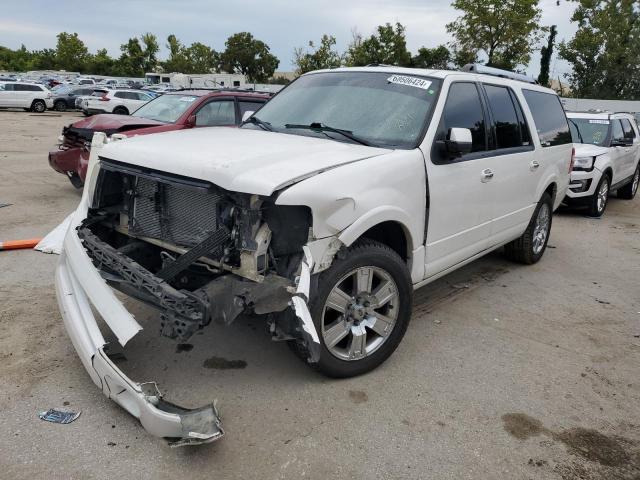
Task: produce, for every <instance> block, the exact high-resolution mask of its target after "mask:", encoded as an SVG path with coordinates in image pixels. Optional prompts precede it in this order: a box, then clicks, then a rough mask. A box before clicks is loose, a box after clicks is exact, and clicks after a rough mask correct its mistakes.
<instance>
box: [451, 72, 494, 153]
mask: <svg viewBox="0 0 640 480" xmlns="http://www.w3.org/2000/svg"><path fill="white" fill-rule="evenodd" d="M442 122H443V127H444V128H443V130H444V133H445V135H446V134H447V133H448V132H449V129H450V128H468V129H469V130H471V138H472V142H473V143H472V145H471V151H472V152H478V151H481V150H486V149H487V144H486V136H485V123H484V114H483V112H482V104H481V103H480V95H479V94H478V89H477V88H476V86H475V84H473V83H466V82H464V83H463V82H461V83H454V84H452V85H451V88H450V89H449V96H448V97H447V103H446V104H445V106H444V112H443V114H442Z"/></svg>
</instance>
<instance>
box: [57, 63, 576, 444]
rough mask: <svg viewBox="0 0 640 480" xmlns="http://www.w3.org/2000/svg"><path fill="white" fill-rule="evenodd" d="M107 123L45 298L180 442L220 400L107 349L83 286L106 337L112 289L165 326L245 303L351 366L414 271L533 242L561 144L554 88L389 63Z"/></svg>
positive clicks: (556, 197)
mask: <svg viewBox="0 0 640 480" xmlns="http://www.w3.org/2000/svg"><path fill="white" fill-rule="evenodd" d="M501 74H506V73H504V72H503V73H501ZM187 101H188V100H187ZM105 142H107V140H106V137H105V136H104V134H100V133H97V134H95V136H94V137H93V142H92V147H91V158H90V161H89V169H88V173H87V182H86V184H85V189H84V193H83V197H82V200H81V203H80V206H79V207H78V209H77V211H76V213H75V216H74V218H73V220H72V224H71V228H70V229H69V231H68V233H67V235H66V238H65V241H64V249H63V250H64V251H63V255H62V256H61V261H60V264H59V267H58V269H57V273H56V288H57V292H58V302H59V305H60V311H61V312H62V316H63V318H64V322H65V325H66V329H67V331H68V332H69V335H70V337H71V339H72V341H73V343H74V345H75V348H76V350H77V352H78V354H79V355H80V358H81V359H82V361H83V363H84V365H85V366H86V367H87V369H88V371H89V373H90V375H91V377H92V379H93V381H94V382H95V383H96V384H97V385H98V386H100V387H101V388H103V390H104V392H105V393H106V394H107V395H109V396H110V397H111V398H112V399H114V400H115V401H116V402H118V403H119V404H120V405H122V406H123V407H124V408H125V409H126V410H128V411H129V412H131V413H132V414H133V415H135V416H137V417H138V418H139V419H140V421H141V422H142V424H143V425H144V426H145V428H147V429H148V430H149V431H150V432H152V433H154V434H155V435H160V436H164V437H174V438H178V439H179V440H178V443H179V444H184V443H201V442H207V441H212V440H215V439H217V438H220V437H221V436H222V430H221V428H220V423H219V418H218V417H217V413H216V411H215V410H214V409H213V408H212V407H204V408H202V409H199V410H197V420H198V421H195V420H194V419H193V415H194V414H193V412H192V411H187V410H182V409H180V408H179V407H176V406H175V405H173V404H165V403H163V402H162V400H161V395H160V393H159V392H158V391H157V389H156V388H155V386H154V385H155V384H152V383H144V384H140V383H136V382H134V381H132V380H130V379H128V378H127V377H126V376H125V375H124V373H122V372H121V371H120V370H119V369H118V367H117V366H116V365H115V364H114V363H113V362H112V361H111V360H110V359H109V357H108V356H107V354H106V353H105V351H104V346H105V340H104V339H103V337H102V335H101V333H100V331H99V329H98V327H97V326H96V320H95V318H94V315H93V313H92V308H91V307H92V306H93V307H94V309H95V311H96V312H97V313H99V314H100V316H101V318H102V319H103V320H104V321H105V322H106V324H107V325H108V327H109V328H110V329H111V330H112V331H113V333H114V334H115V336H116V337H117V338H118V340H119V342H120V343H121V344H122V345H125V344H126V343H127V342H128V341H129V340H130V339H131V338H132V337H133V336H135V335H136V334H137V333H138V331H139V330H140V329H141V328H142V327H141V326H140V325H139V324H138V322H137V321H136V320H135V318H134V317H133V315H132V314H131V313H129V312H128V311H127V309H126V308H125V306H124V305H123V304H122V303H121V302H120V301H119V300H118V299H117V297H116V296H115V294H114V291H113V289H116V290H120V291H122V292H124V293H125V294H127V295H130V296H132V297H134V298H137V299H139V300H142V301H144V302H146V303H148V304H149V305H150V306H152V307H154V308H156V309H157V310H158V312H159V313H158V317H159V318H158V326H159V328H160V330H161V332H162V335H165V336H168V337H171V338H177V339H179V340H181V341H184V340H185V339H187V338H189V336H191V335H192V334H193V333H194V332H196V331H197V330H198V329H201V328H203V327H205V326H206V325H208V324H210V323H219V324H228V323H230V322H232V321H233V320H234V319H235V318H237V317H238V316H239V315H240V314H242V313H243V312H254V313H256V314H263V315H264V317H263V318H265V322H266V323H268V325H269V328H270V331H271V333H272V335H273V338H274V339H275V340H283V341H287V342H288V343H289V345H290V346H291V347H292V349H293V350H294V351H295V352H296V353H297V354H298V355H299V356H301V357H302V358H303V359H304V361H305V362H307V363H309V364H310V365H312V366H314V367H315V368H317V369H318V370H320V371H321V372H323V373H325V374H326V375H329V376H333V377H349V376H353V375H358V374H361V373H364V372H366V371H369V370H371V369H373V368H375V367H376V366H377V365H379V364H380V363H382V362H383V361H384V360H385V359H387V358H388V357H389V356H390V355H391V353H392V352H393V351H394V350H395V349H396V347H397V346H398V344H399V343H400V341H401V339H402V337H403V336H404V334H405V331H406V330H407V326H408V324H409V320H410V318H411V307H412V292H413V290H414V289H417V288H419V287H421V286H422V285H425V284H427V283H429V282H432V281H434V280H435V279H437V278H439V277H441V276H443V275H446V274H447V273H449V272H451V271H453V270H455V269H457V268H459V267H460V266H462V265H464V264H466V263H468V262H471V261H473V260H474V259H476V258H478V257H481V256H482V255H485V254H486V253H488V252H490V251H492V250H495V249H497V248H499V247H501V246H504V249H505V253H506V255H507V256H508V257H509V258H511V259H513V260H516V261H519V262H522V263H527V264H531V263H535V262H537V261H538V260H540V258H541V257H542V255H543V254H544V252H545V248H546V246H547V241H548V239H549V234H550V230H551V219H552V212H553V211H554V210H555V209H556V208H557V207H558V205H559V204H560V202H561V200H562V199H563V198H564V196H565V192H566V189H567V185H568V183H569V171H570V169H571V162H572V144H571V135H570V133H569V126H568V123H567V119H566V116H565V113H564V110H563V108H562V105H561V103H560V100H559V99H558V96H557V95H556V94H555V92H553V91H552V90H550V89H547V88H543V87H540V86H537V85H534V84H530V83H524V82H521V81H515V80H513V79H506V78H499V77H497V76H489V75H483V74H475V73H467V72H452V71H435V70H417V69H407V68H396V67H363V68H342V69H335V70H324V71H317V72H312V73H308V74H305V75H303V76H301V77H299V78H298V79H296V80H295V81H294V82H292V83H290V84H289V85H288V86H287V87H286V88H284V89H283V90H282V91H281V92H280V93H278V95H276V96H275V97H273V99H271V100H270V101H269V102H267V103H266V104H264V106H262V107H261V108H260V110H258V111H257V112H255V113H254V114H253V116H251V117H250V118H249V119H248V120H247V121H246V122H245V123H244V124H243V125H242V126H241V127H240V128H235V129H230V128H201V129H191V130H183V131H180V132H169V133H159V134H156V135H148V136H138V137H131V138H125V139H121V140H118V135H113V136H112V140H111V141H109V142H107V143H105Z"/></svg>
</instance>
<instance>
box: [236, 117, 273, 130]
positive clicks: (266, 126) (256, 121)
mask: <svg viewBox="0 0 640 480" xmlns="http://www.w3.org/2000/svg"><path fill="white" fill-rule="evenodd" d="M247 123H253V124H254V125H258V126H259V127H261V128H262V129H263V130H266V131H268V132H272V131H273V128H272V127H271V124H270V123H269V122H265V121H264V120H260V119H259V118H258V117H249V118H247V119H246V120H245V121H244V122H242V125H246V124H247Z"/></svg>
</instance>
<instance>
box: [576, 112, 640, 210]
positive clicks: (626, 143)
mask: <svg viewBox="0 0 640 480" xmlns="http://www.w3.org/2000/svg"><path fill="white" fill-rule="evenodd" d="M567 117H568V119H569V126H570V128H571V136H572V139H573V142H574V144H575V151H576V153H575V155H576V156H575V164H574V166H573V171H572V172H571V183H570V184H569V189H568V190H567V196H566V198H565V203H567V204H569V205H570V206H577V207H585V208H586V209H587V212H588V214H589V215H591V216H593V217H599V216H601V215H602V214H603V213H604V211H605V209H606V207H607V203H608V198H609V193H610V192H614V191H617V193H618V197H619V198H623V199H627V200H630V199H632V198H634V197H635V195H636V192H637V191H638V183H639V181H640V132H639V131H638V125H637V124H636V122H635V116H634V115H633V114H631V113H606V112H605V113H590V112H568V113H567Z"/></svg>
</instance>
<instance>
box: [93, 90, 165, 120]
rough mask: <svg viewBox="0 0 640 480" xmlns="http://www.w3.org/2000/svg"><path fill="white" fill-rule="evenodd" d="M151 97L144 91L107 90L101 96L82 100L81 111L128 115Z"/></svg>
mask: <svg viewBox="0 0 640 480" xmlns="http://www.w3.org/2000/svg"><path fill="white" fill-rule="evenodd" d="M152 98H153V97H152V96H151V95H149V94H148V93H146V92H142V91H139V90H130V89H122V90H120V89H118V90H108V91H107V92H106V93H105V94H104V95H102V96H101V97H97V96H91V97H89V98H87V99H85V100H84V103H83V104H82V111H83V113H84V114H85V115H93V114H96V113H115V114H116V115H129V113H131V112H133V111H134V110H137V109H138V108H140V107H141V106H142V105H144V104H145V103H147V102H148V101H149V100H151V99H152Z"/></svg>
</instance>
